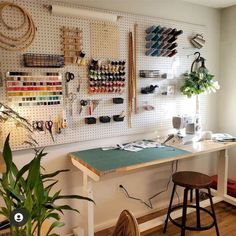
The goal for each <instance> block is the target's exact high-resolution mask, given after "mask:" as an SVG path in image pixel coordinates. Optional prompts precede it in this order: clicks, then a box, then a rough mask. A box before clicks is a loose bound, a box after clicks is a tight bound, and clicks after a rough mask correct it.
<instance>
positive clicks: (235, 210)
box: [95, 202, 236, 236]
mask: <svg viewBox="0 0 236 236" xmlns="http://www.w3.org/2000/svg"><path fill="white" fill-rule="evenodd" d="M215 210H216V216H217V221H218V226H219V230H220V236H236V207H234V206H231V205H229V204H227V203H224V202H221V203H218V204H216V205H215ZM160 214H163V212H159V213H158V214H157V215H160ZM148 217H150V218H153V215H150V216H147V217H142V218H139V219H138V222H139V223H141V222H144V221H146V220H147V218H148ZM201 219H202V222H201V223H202V225H207V224H208V223H210V222H211V221H210V218H209V217H208V216H207V215H206V214H205V213H203V214H201ZM195 222H196V221H195V213H191V214H189V215H188V220H187V225H194V223H195ZM112 230H113V229H112V228H111V229H107V230H103V231H100V232H98V233H96V234H95V236H109V235H111V232H112ZM141 235H142V236H179V235H180V229H179V228H177V227H176V226H174V225H173V224H171V223H169V224H168V229H167V232H166V233H165V234H163V233H162V226H160V227H158V228H155V229H152V230H149V231H147V232H144V233H142V234H141ZM197 235H199V236H215V235H216V233H215V228H212V229H210V230H207V231H202V232H193V231H191V232H190V231H186V236H197Z"/></svg>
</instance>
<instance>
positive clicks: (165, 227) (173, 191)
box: [163, 184, 176, 233]
mask: <svg viewBox="0 0 236 236" xmlns="http://www.w3.org/2000/svg"><path fill="white" fill-rule="evenodd" d="M175 189H176V185H175V184H174V186H173V190H172V194H171V199H170V204H169V208H168V212H167V216H166V220H165V225H164V229H163V233H166V229H167V224H168V219H169V216H170V212H171V207H172V202H173V199H174V195H175Z"/></svg>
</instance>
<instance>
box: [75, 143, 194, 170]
mask: <svg viewBox="0 0 236 236" xmlns="http://www.w3.org/2000/svg"><path fill="white" fill-rule="evenodd" d="M189 153H190V152H188V151H185V150H181V149H178V148H173V147H161V148H146V149H143V150H142V151H139V152H130V151H124V150H120V149H115V150H108V151H103V150H102V149H90V150H86V151H79V152H74V153H72V155H73V156H74V157H77V158H79V159H81V160H82V161H83V162H86V163H87V164H88V165H89V166H91V167H93V168H95V169H97V170H98V171H111V170H113V169H118V168H121V167H126V166H132V165H136V164H141V163H145V162H149V161H156V160H161V159H166V158H171V157H176V156H180V155H184V154H189Z"/></svg>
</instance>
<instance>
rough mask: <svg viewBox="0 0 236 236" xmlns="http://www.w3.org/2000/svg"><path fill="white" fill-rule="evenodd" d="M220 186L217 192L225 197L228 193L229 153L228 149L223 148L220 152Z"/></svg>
mask: <svg viewBox="0 0 236 236" xmlns="http://www.w3.org/2000/svg"><path fill="white" fill-rule="evenodd" d="M217 173H218V187H217V193H218V195H219V196H221V197H224V196H225V195H226V194H227V178H228V153H227V150H221V151H219V154H218V171H217Z"/></svg>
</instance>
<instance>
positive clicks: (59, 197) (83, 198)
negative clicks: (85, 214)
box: [54, 195, 95, 204]
mask: <svg viewBox="0 0 236 236" xmlns="http://www.w3.org/2000/svg"><path fill="white" fill-rule="evenodd" d="M54 199H55V200H58V199H79V200H86V201H90V202H93V203H94V204H95V202H94V201H93V200H92V199H91V198H88V197H83V196H79V195H60V196H57V197H56V198H54Z"/></svg>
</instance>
